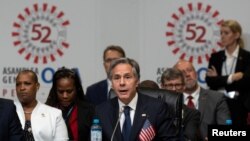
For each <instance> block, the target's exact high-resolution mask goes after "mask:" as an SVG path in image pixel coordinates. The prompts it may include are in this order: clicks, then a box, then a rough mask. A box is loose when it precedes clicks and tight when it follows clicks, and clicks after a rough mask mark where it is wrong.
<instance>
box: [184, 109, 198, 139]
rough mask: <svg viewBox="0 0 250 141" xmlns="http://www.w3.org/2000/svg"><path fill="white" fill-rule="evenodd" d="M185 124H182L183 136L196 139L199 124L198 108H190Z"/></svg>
mask: <svg viewBox="0 0 250 141" xmlns="http://www.w3.org/2000/svg"><path fill="white" fill-rule="evenodd" d="M185 119H186V122H185V123H186V124H185V125H184V131H183V132H184V138H185V139H187V140H192V141H198V138H199V135H200V134H199V129H200V128H199V126H200V112H199V111H198V110H191V109H189V112H188V113H187V115H186V117H185Z"/></svg>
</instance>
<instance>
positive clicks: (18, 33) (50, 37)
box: [12, 3, 70, 64]
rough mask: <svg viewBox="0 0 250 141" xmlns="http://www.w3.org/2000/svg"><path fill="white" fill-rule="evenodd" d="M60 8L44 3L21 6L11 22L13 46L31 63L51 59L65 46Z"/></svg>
mask: <svg viewBox="0 0 250 141" xmlns="http://www.w3.org/2000/svg"><path fill="white" fill-rule="evenodd" d="M64 15H65V14H64V12H62V11H59V10H58V8H57V7H56V6H54V5H52V6H49V5H48V4H47V3H44V4H42V5H41V6H39V5H38V4H34V5H33V7H32V8H28V7H27V8H25V9H24V12H23V13H20V14H18V16H17V21H16V22H14V24H13V27H14V31H13V32H12V37H13V38H14V42H13V44H14V46H15V47H16V48H17V50H18V53H19V54H20V55H22V56H24V57H25V59H26V60H28V61H29V60H30V61H32V62H34V63H35V64H38V63H43V64H46V63H48V62H49V61H51V62H53V61H55V60H56V57H57V56H62V55H63V53H64V50H65V49H67V48H68V47H69V43H68V42H67V41H66V37H67V26H68V25H69V24H70V22H69V21H68V20H65V19H64V18H63V17H64Z"/></svg>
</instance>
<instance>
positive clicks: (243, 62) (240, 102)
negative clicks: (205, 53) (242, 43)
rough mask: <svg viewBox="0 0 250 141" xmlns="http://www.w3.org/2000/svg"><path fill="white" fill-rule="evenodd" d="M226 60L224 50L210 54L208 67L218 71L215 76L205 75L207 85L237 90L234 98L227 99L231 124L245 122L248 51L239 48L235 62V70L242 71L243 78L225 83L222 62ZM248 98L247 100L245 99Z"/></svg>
mask: <svg viewBox="0 0 250 141" xmlns="http://www.w3.org/2000/svg"><path fill="white" fill-rule="evenodd" d="M225 60H226V56H225V51H224V50H223V51H220V52H217V53H214V54H212V55H211V58H210V61H209V65H208V67H209V68H211V67H212V66H214V67H215V68H216V71H217V73H218V76H217V77H208V76H207V77H206V82H207V85H208V86H209V87H210V89H213V90H218V89H220V88H225V89H226V90H227V91H238V92H239V94H240V95H239V97H238V99H236V100H231V99H227V102H228V105H229V108H230V111H231V114H232V120H233V124H235V123H236V124H246V116H247V110H246V107H248V108H249V105H250V103H249V102H250V100H249V98H250V97H249V96H250V94H249V93H250V89H249V83H250V53H249V52H248V51H246V50H243V49H241V48H240V49H239V54H238V59H237V62H236V68H235V72H243V73H244V75H243V79H242V80H239V81H235V82H233V83H232V84H227V79H228V77H229V76H228V75H227V76H222V69H223V62H224V61H225ZM247 99H248V100H247ZM249 110H250V109H249Z"/></svg>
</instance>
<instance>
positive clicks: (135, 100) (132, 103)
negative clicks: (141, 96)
mask: <svg viewBox="0 0 250 141" xmlns="http://www.w3.org/2000/svg"><path fill="white" fill-rule="evenodd" d="M137 101H138V94H137V93H136V94H135V97H134V98H133V99H132V100H131V101H130V103H129V104H128V105H125V104H124V103H122V101H121V100H120V99H119V98H118V103H119V109H122V107H124V106H129V107H130V108H131V110H135V109H136V104H137Z"/></svg>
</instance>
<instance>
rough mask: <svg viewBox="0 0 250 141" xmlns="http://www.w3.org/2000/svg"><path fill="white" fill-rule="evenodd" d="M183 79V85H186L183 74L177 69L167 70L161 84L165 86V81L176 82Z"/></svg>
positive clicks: (162, 76)
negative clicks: (175, 80)
mask: <svg viewBox="0 0 250 141" xmlns="http://www.w3.org/2000/svg"><path fill="white" fill-rule="evenodd" d="M177 78H181V81H182V83H183V84H184V83H185V80H184V75H183V73H182V72H181V71H180V70H178V69H175V68H167V69H166V70H165V71H164V72H163V73H162V75H161V83H162V84H164V81H165V80H174V79H177Z"/></svg>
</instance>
